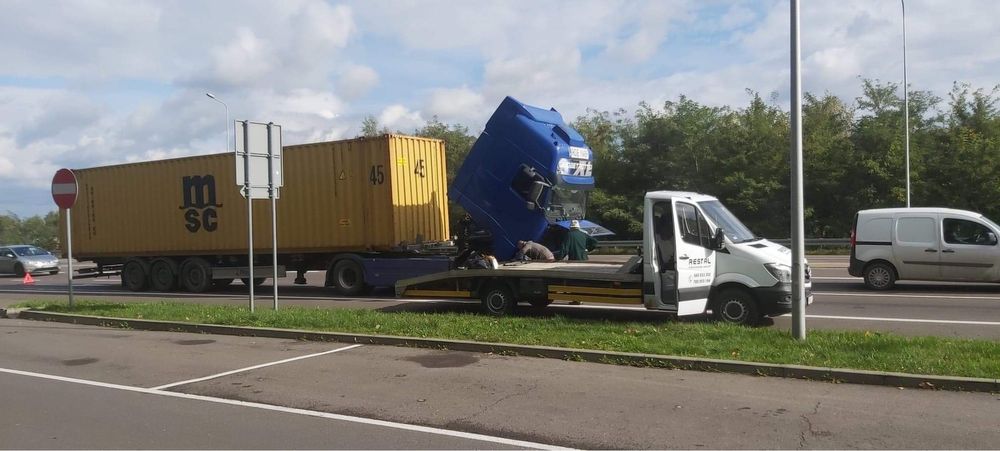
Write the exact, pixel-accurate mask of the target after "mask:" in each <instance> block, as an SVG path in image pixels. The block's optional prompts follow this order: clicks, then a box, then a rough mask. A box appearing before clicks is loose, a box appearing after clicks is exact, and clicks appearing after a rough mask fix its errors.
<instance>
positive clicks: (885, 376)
mask: <svg viewBox="0 0 1000 451" xmlns="http://www.w3.org/2000/svg"><path fill="white" fill-rule="evenodd" d="M17 318H19V319H26V320H35V321H52V322H61V323H71V324H83V325H89V326H101V327H116V328H129V329H140V330H152V331H163V332H188V333H202V334H215V335H236V336H252V337H265V338H283V339H289V340H303V341H327V342H341V343H363V344H373V345H383V346H402V347H412V348H430V349H448V350H453V351H467V352H479V353H493V354H507V355H520V356H527V357H541V358H550V359H561V360H573V361H583V362H594V363H605V364H617V365H632V366H649V367H658V368H670V369H683V370H696V371H710V372H721V373H737V374H749V375H755V376H771V377H785V378H793V379H808V380H817V381H827V382H834V383H849V384H863V385H883V386H891V387H901V388H922V389H943V390H956V391H970V392H988V393H996V392H1000V379H986V378H973V377H955V376H935V375H923V374H908V373H891V372H884V371H865V370H851V369H843V368H823V367H814V366H801V365H781V364H774V363H754V362H741V361H736V360H720V359H707V358H694V357H679V356H665V355H658V354H641V353H631V352H612V351H594V350H586V349H569V348H557V347H550V346H527V345H510V344H502V343H483V342H476V341H464V340H441V339H430V338H410V337H393V336H387V335H366V334H349V333H336V332H309V331H302V330H294V329H271V328H253V327H240V326H219V325H214V324H192V323H174V322H169V321H156V320H134V319H123V318H109V317H100V316H81V315H69V314H63V313H50V312H38V311H33V310H24V311H21V312H18V315H17Z"/></svg>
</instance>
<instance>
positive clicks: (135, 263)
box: [122, 260, 149, 291]
mask: <svg viewBox="0 0 1000 451" xmlns="http://www.w3.org/2000/svg"><path fill="white" fill-rule="evenodd" d="M122 285H124V286H125V288H127V289H128V290H129V291H146V289H147V288H149V274H148V273H147V271H146V265H145V264H143V263H142V262H141V261H139V260H129V261H127V262H125V266H124V267H123V268H122Z"/></svg>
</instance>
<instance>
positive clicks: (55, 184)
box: [52, 168, 77, 209]
mask: <svg viewBox="0 0 1000 451" xmlns="http://www.w3.org/2000/svg"><path fill="white" fill-rule="evenodd" d="M76 192H77V185H76V175H74V174H73V171H71V170H69V169H66V168H63V169H60V170H58V171H56V175H55V176H54V177H52V200H54V201H56V205H58V206H59V208H66V209H70V208H73V204H74V203H76Z"/></svg>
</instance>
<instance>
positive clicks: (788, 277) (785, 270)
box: [764, 263, 792, 283]
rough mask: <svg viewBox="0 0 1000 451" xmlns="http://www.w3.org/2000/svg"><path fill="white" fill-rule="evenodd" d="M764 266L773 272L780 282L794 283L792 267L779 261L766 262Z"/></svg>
mask: <svg viewBox="0 0 1000 451" xmlns="http://www.w3.org/2000/svg"><path fill="white" fill-rule="evenodd" d="M764 268H765V269H767V272H769V273H771V275H772V276H774V278H775V279H778V282H781V283H792V268H791V267H790V266H788V265H782V264H778V263H765V264H764Z"/></svg>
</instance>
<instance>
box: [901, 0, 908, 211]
mask: <svg viewBox="0 0 1000 451" xmlns="http://www.w3.org/2000/svg"><path fill="white" fill-rule="evenodd" d="M899 4H900V5H902V7H903V128H904V129H905V132H904V134H905V136H906V208H910V97H909V93H908V92H907V91H909V87H908V86H907V85H906V0H899Z"/></svg>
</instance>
